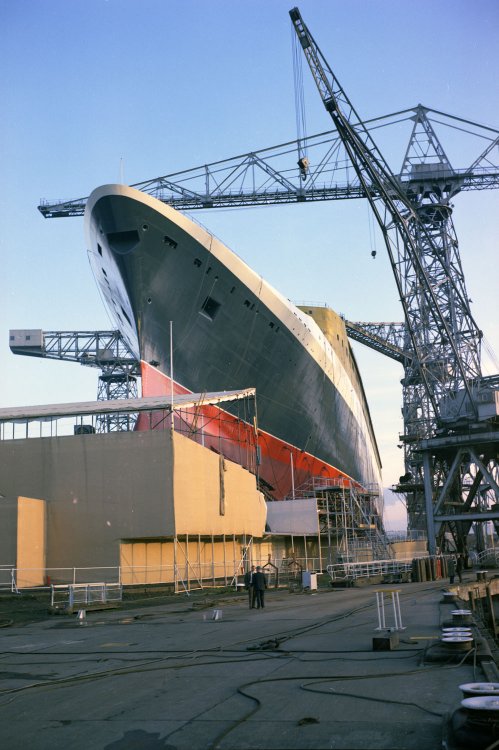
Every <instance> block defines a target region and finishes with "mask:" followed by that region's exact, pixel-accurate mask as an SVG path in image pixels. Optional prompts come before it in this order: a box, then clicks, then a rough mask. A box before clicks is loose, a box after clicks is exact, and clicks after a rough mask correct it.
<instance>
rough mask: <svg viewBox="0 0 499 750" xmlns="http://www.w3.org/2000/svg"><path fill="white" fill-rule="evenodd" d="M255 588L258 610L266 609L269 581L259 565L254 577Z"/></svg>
mask: <svg viewBox="0 0 499 750" xmlns="http://www.w3.org/2000/svg"><path fill="white" fill-rule="evenodd" d="M253 588H254V590H255V599H256V608H257V609H260V608H262V609H263V608H264V607H265V601H264V595H265V589H266V588H267V579H266V577H265V575H264V573H262V569H261V567H260V566H259V565H257V567H256V573H255V574H254V575H253Z"/></svg>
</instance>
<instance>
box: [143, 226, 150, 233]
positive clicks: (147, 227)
mask: <svg viewBox="0 0 499 750" xmlns="http://www.w3.org/2000/svg"><path fill="white" fill-rule="evenodd" d="M148 229H149V224H142V231H143V232H147V230H148Z"/></svg>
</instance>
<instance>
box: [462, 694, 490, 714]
mask: <svg viewBox="0 0 499 750" xmlns="http://www.w3.org/2000/svg"><path fill="white" fill-rule="evenodd" d="M461 706H462V707H463V708H465V709H466V710H467V711H486V712H487V713H488V714H489V715H490V714H494V713H496V714H497V715H498V717H499V698H498V697H496V696H495V695H476V696H474V697H473V698H464V699H463V700H462V701H461Z"/></svg>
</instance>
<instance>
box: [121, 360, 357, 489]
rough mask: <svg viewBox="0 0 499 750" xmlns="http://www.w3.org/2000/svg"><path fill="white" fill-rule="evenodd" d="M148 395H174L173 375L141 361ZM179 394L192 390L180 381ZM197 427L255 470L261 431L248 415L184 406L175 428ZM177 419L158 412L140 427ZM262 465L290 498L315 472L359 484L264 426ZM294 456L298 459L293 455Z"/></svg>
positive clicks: (205, 439)
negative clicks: (256, 450) (170, 375)
mask: <svg viewBox="0 0 499 750" xmlns="http://www.w3.org/2000/svg"><path fill="white" fill-rule="evenodd" d="M141 369H142V395H143V396H168V395H170V393H171V381H170V378H169V377H168V376H166V375H164V374H163V373H162V372H161V371H160V370H157V369H156V368H155V367H152V366H151V365H149V364H147V363H146V362H142V363H141ZM173 392H174V394H184V393H191V391H189V390H188V389H187V388H184V387H183V386H181V385H180V384H179V383H175V382H174V384H173ZM182 422H183V425H184V428H189V429H190V430H192V432H191V435H190V436H191V437H192V439H194V440H196V442H199V443H202V444H203V445H205V446H206V447H208V448H211V449H213V450H215V451H217V452H218V453H222V454H223V455H224V456H226V457H227V458H228V459H230V460H231V461H234V462H235V463H238V464H240V465H241V466H244V467H245V468H247V469H250V470H251V471H255V430H254V429H253V427H252V426H251V425H250V424H248V423H247V422H245V421H243V419H242V418H241V419H238V418H237V417H235V416H233V415H232V414H229V413H227V412H226V411H224V410H223V409H220V408H218V407H215V406H201V407H200V408H198V409H190V410H184V411H182V415H181V417H177V418H176V420H175V427H176V428H178V429H179V430H181V429H182ZM170 425H171V422H170V421H169V420H168V421H165V420H164V418H162V417H161V416H159V415H157V414H144V413H141V414H140V415H139V419H138V422H137V426H136V429H137V430H149V429H167V428H168V427H169V426H170ZM257 440H258V446H259V453H260V465H259V475H260V477H261V478H262V479H263V480H264V481H265V482H266V483H267V484H268V485H270V486H271V487H272V488H273V489H272V490H271V494H272V496H273V497H275V498H276V499H277V500H282V499H284V498H285V497H290V496H291V494H292V490H293V478H292V475H293V476H294V486H295V488H298V487H300V486H302V485H304V484H306V482H307V481H308V480H310V479H311V478H312V477H323V478H327V479H336V480H337V479H340V480H341V479H343V480H345V485H349V484H350V483H352V484H354V485H355V486H357V487H359V486H360V485H358V483H357V482H354V481H353V480H352V479H351V478H350V477H349V476H348V475H347V474H345V473H343V472H341V471H339V469H336V468H335V467H334V466H331V465H329V464H326V463H324V462H323V461H320V460H319V459H317V458H316V457H315V456H312V455H311V454H310V453H306V452H305V451H300V450H298V449H297V448H295V447H294V446H292V445H290V444H289V443H286V442H285V441H283V440H279V439H278V438H276V437H274V436H273V435H270V434H269V433H266V432H263V431H262V430H258V435H257ZM291 457H292V459H291Z"/></svg>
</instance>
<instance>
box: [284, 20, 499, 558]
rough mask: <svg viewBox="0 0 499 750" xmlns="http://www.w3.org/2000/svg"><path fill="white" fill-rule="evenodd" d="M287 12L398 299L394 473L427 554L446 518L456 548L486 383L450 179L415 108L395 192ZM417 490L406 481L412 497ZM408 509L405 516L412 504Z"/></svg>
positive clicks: (483, 420) (478, 461) (489, 464)
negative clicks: (400, 374)
mask: <svg viewBox="0 0 499 750" xmlns="http://www.w3.org/2000/svg"><path fill="white" fill-rule="evenodd" d="M290 17H291V21H292V24H293V26H294V29H295V31H296V34H297V37H298V40H299V42H300V44H301V47H302V49H303V53H304V55H305V57H306V59H307V62H308V65H309V67H310V70H311V73H312V76H313V78H314V81H315V83H316V86H317V88H318V91H319V94H320V96H321V99H322V101H323V104H324V107H325V109H326V110H327V112H328V113H329V115H330V117H331V119H332V120H333V123H334V125H335V128H336V130H337V132H338V135H339V137H340V139H341V141H342V143H343V145H344V147H345V150H346V152H347V154H348V156H349V159H350V161H351V163H352V165H353V167H354V169H355V172H356V175H357V177H358V180H359V182H360V183H361V185H362V187H363V190H364V192H365V195H366V196H367V198H368V200H369V203H370V205H371V208H372V211H373V213H374V216H375V218H376V221H377V222H378V224H379V227H380V229H381V232H382V235H383V239H384V242H385V245H386V249H387V252H388V256H389V260H390V265H391V268H392V271H393V274H394V277H395V282H396V285H397V289H398V292H399V296H400V300H401V303H402V308H403V312H404V318H405V325H406V334H407V335H406V340H405V342H404V346H403V349H404V353H405V354H406V359H405V377H404V381H403V386H404V389H406V391H407V394H406V398H405V399H404V408H405V409H406V410H407V412H408V413H407V414H404V422H405V425H406V432H405V435H404V437H403V439H404V442H405V444H406V445H407V446H410V448H409V450H407V451H406V461H407V463H408V464H409V470H408V472H407V474H406V477H405V478H406V480H407V482H408V483H411V482H412V481H414V488H416V487H418V486H419V487H422V489H423V490H424V504H425V511H426V517H427V518H426V520H427V526H428V541H429V546H430V552H434V551H435V549H436V541H435V537H436V533H438V532H439V534H438V535H439V541H440V545H441V546H445V543H446V536H445V533H444V530H445V528H446V527H447V530H448V531H450V532H451V534H452V537H453V541H454V543H455V544H456V546H457V548H458V549H459V550H460V551H465V548H466V535H467V533H468V530H469V527H470V525H471V521H472V520H477V518H476V516H480V515H482V513H483V511H484V510H485V511H486V512H485V515H487V516H488V517H490V516H489V514H488V513H487V511H491V513H492V515H493V513H494V511H492V508H491V507H489V504H488V503H490V504H491V505H492V504H494V505H495V503H497V501H498V500H499V492H498V485H497V477H498V470H497V468H498V467H497V445H498V438H499V433H498V432H497V415H498V408H497V405H498V392H497V391H494V390H493V389H491V388H490V387H488V384H487V382H486V381H484V379H483V378H482V373H481V364H480V342H481V338H482V333H481V331H480V329H479V328H478V325H477V324H476V322H475V320H474V318H473V315H472V313H471V309H470V304H469V298H468V294H467V292H466V286H465V279H464V274H463V270H462V266H461V260H460V256H459V247H458V242H457V238H456V233H455V231H454V226H453V222H452V210H451V206H450V198H451V196H452V182H449V183H447V181H446V177H448V176H450V175H451V174H452V169H451V166H450V164H449V162H448V159H447V157H446V155H445V152H444V151H443V149H442V147H441V145H440V144H439V142H438V140H437V138H436V136H435V133H434V131H433V129H432V128H431V126H429V124H428V122H427V120H425V118H424V116H423V115H424V113H423V112H421V113H418V116H417V117H416V119H415V123H414V130H413V137H412V138H411V148H410V149H409V150H408V152H407V154H406V157H405V160H404V165H403V168H402V177H405V178H406V179H405V185H406V186H405V189H403V188H402V186H401V183H400V181H399V180H398V179H397V178H396V177H395V175H394V174H393V173H392V171H391V169H390V167H389V166H388V164H387V162H386V161H385V159H384V157H383V155H382V154H381V152H380V151H379V149H378V147H377V145H376V143H375V142H374V140H373V138H372V136H371V134H370V132H369V130H368V129H367V128H366V127H365V125H364V124H363V122H362V120H361V119H360V117H359V116H358V114H357V112H356V110H355V109H354V107H353V105H352V103H351V102H350V100H349V98H348V97H347V95H346V93H345V91H344V89H343V88H342V86H341V85H340V83H339V81H338V79H337V78H336V76H335V74H334V73H333V71H332V70H331V68H330V67H329V65H328V63H327V61H326V59H325V58H324V56H323V55H322V53H321V51H320V49H319V47H318V45H317V44H316V42H315V40H314V38H313V37H312V35H311V33H310V32H309V30H308V28H307V26H306V25H305V23H304V22H303V19H302V17H301V14H300V11H299V10H298V8H294V9H293V10H291V11H290ZM421 157H423V158H421ZM484 404H489V405H490V409H487V408H483V405H484ZM411 469H412V470H413V471H411ZM413 472H414V473H415V476H414V475H413ZM418 499H419V496H418V494H417V493H416V491H415V490H414V491H413V493H412V497H411V500H412V502H413V504H417V503H418ZM484 504H485V507H484ZM445 506H447V508H445ZM449 509H452V512H450V513H449V512H447V513H445V514H442V515H441V520H438V521H437V518H438V516H436V513H437V511H440V512H442V510H449ZM457 509H458V510H459V511H462V512H463V513H464V516H465V517H464V518H461V516H462V514H463V513H457V512H456V510H457ZM411 510H412V513H413V514H414V511H415V510H416V508H412V509H411ZM484 517H485V516H484ZM436 523H438V524H439V527H438V528H437V527H436Z"/></svg>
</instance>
